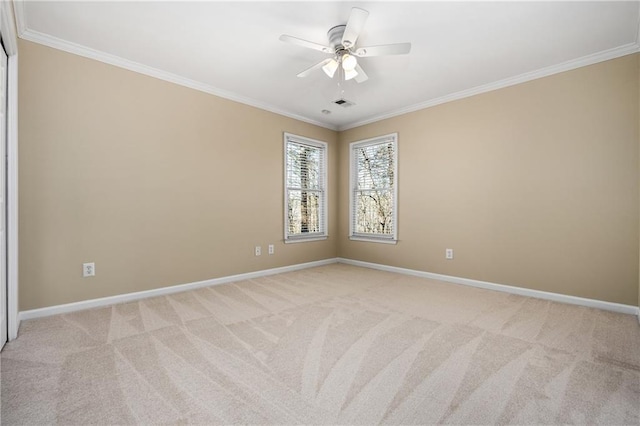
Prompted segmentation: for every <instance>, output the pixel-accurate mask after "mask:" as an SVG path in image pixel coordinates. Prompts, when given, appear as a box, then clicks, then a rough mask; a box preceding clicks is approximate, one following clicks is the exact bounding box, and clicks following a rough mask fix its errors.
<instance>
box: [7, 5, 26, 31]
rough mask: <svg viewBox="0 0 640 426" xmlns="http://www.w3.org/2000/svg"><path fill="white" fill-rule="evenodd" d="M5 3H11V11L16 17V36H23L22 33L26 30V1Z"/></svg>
mask: <svg viewBox="0 0 640 426" xmlns="http://www.w3.org/2000/svg"><path fill="white" fill-rule="evenodd" d="M3 3H5V2H3ZM6 3H13V10H14V12H15V16H16V24H17V25H18V28H17V30H18V31H17V33H16V35H17V36H18V37H22V34H24V32H25V31H26V30H27V14H26V12H25V10H24V8H25V3H26V1H25V0H15V1H13V2H6Z"/></svg>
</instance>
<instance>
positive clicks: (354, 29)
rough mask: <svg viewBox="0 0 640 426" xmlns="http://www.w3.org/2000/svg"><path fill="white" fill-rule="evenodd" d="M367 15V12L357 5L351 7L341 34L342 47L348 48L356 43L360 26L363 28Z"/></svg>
mask: <svg viewBox="0 0 640 426" xmlns="http://www.w3.org/2000/svg"><path fill="white" fill-rule="evenodd" d="M368 16H369V12H367V11H366V10H364V9H360V8H359V7H354V8H353V9H351V15H349V20H348V21H347V27H346V28H345V29H344V34H343V35H342V45H343V46H344V47H346V48H347V49H348V48H350V47H353V46H355V45H356V40H358V36H359V35H360V32H362V28H364V23H365V22H366V20H367V17H368Z"/></svg>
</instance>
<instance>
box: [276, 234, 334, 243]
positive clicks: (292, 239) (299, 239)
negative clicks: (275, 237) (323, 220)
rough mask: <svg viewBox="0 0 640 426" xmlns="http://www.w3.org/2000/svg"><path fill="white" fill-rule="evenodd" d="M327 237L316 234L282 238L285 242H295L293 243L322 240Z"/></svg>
mask: <svg viewBox="0 0 640 426" xmlns="http://www.w3.org/2000/svg"><path fill="white" fill-rule="evenodd" d="M327 238H328V236H327V235H317V236H314V237H297V238H289V239H288V240H284V243H285V244H295V243H306V242H309V241H322V240H326V239H327Z"/></svg>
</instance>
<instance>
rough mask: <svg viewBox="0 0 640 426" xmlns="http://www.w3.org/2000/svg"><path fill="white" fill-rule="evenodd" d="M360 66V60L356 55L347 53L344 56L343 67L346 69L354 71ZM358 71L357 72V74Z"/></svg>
mask: <svg viewBox="0 0 640 426" xmlns="http://www.w3.org/2000/svg"><path fill="white" fill-rule="evenodd" d="M357 66H358V60H357V59H356V57H355V56H353V55H349V54H348V53H345V54H344V56H342V69H343V70H345V71H353V70H354V69H355V68H356V67H357ZM357 74H358V73H356V75H357Z"/></svg>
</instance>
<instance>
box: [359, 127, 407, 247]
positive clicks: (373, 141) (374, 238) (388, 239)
mask: <svg viewBox="0 0 640 426" xmlns="http://www.w3.org/2000/svg"><path fill="white" fill-rule="evenodd" d="M388 139H391V140H392V142H393V235H390V236H384V235H374V234H371V235H366V234H361V233H356V232H354V229H353V222H354V220H353V215H354V212H353V202H354V200H353V193H354V188H355V186H356V175H355V171H356V164H355V163H356V156H355V155H354V150H355V148H357V147H359V146H369V145H377V144H382V143H385V141H386V140H388ZM398 157H399V155H398V133H397V132H396V133H389V134H388V135H382V136H376V137H374V138H369V139H364V140H360V141H355V142H351V143H350V144H349V239H350V240H352V241H368V242H372V243H387V244H396V243H397V242H398V186H399V185H398Z"/></svg>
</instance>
